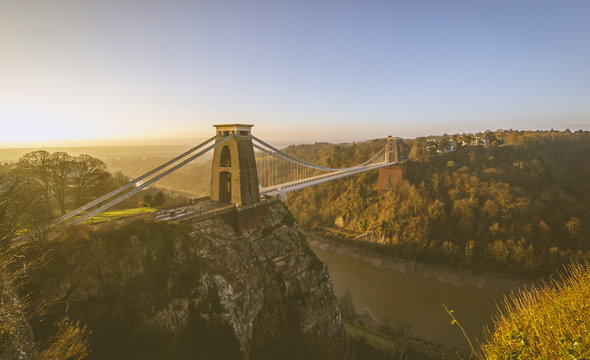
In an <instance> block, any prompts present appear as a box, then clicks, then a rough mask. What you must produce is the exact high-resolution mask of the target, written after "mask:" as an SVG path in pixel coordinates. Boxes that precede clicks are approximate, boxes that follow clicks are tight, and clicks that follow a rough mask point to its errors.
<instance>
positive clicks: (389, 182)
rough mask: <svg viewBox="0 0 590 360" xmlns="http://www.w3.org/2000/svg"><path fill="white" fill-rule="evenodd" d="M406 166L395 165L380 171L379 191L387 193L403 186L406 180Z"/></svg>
mask: <svg viewBox="0 0 590 360" xmlns="http://www.w3.org/2000/svg"><path fill="white" fill-rule="evenodd" d="M406 168H407V166H406V164H405V163H404V164H395V165H391V166H387V167H382V168H380V169H379V179H377V190H379V191H387V190H389V189H392V188H394V187H396V186H398V185H399V184H401V183H402V182H403V181H404V180H405V179H406Z"/></svg>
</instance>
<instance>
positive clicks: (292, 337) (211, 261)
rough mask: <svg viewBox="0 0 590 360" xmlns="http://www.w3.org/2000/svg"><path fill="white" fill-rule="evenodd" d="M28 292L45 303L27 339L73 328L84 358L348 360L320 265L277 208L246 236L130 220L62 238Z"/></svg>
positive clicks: (206, 226)
mask: <svg viewBox="0 0 590 360" xmlns="http://www.w3.org/2000/svg"><path fill="white" fill-rule="evenodd" d="M29 286H30V289H31V290H36V291H34V294H37V295H33V296H38V297H39V298H51V299H54V305H53V306H52V307H50V309H51V310H50V311H49V313H48V314H49V315H48V316H46V318H44V319H43V321H42V322H38V323H36V325H35V326H34V330H35V332H36V335H37V334H39V336H41V337H43V335H44V334H47V333H49V329H48V328H46V327H45V325H44V324H51V323H53V322H54V319H52V318H55V319H59V318H62V317H64V316H65V315H67V316H69V318H71V319H72V320H76V321H78V320H79V321H81V322H83V323H85V324H87V325H88V328H89V330H90V331H92V334H91V335H90V343H91V350H92V354H91V358H96V359H107V358H108V359H148V358H149V359H153V358H168V359H189V358H190V359H193V358H198V359H279V358H280V359H301V358H308V359H347V358H349V357H350V350H349V342H348V337H347V335H346V332H345V330H344V328H343V324H342V318H341V315H340V311H339V310H338V306H337V301H336V298H335V295H334V291H333V288H332V282H331V280H330V278H329V275H328V272H327V270H326V267H325V265H324V264H323V263H321V262H320V261H319V260H318V259H317V257H316V256H315V255H314V254H313V253H312V252H311V250H310V249H309V247H308V246H307V244H306V240H305V238H304V236H303V234H302V233H301V232H300V230H299V227H298V226H297V224H295V222H294V220H293V218H292V216H291V214H290V212H289V211H288V210H287V209H286V208H285V206H284V205H283V204H282V203H280V202H275V203H272V204H269V206H268V211H267V217H266V220H265V221H263V222H262V223H261V224H259V225H258V226H257V227H255V228H253V229H252V230H250V231H249V232H247V233H236V232H235V231H234V230H233V228H232V227H231V226H229V225H227V224H226V223H225V222H223V221H222V220H215V219H214V220H208V221H203V222H200V223H197V224H193V225H189V224H180V225H179V224H163V223H156V222H146V221H143V220H140V221H136V222H134V223H131V224H128V225H125V226H123V227H121V228H119V229H114V230H108V231H98V232H95V233H92V234H91V235H90V236H88V237H86V238H80V237H72V238H69V239H65V240H63V241H61V242H59V243H57V244H56V246H55V249H54V250H53V251H52V257H51V259H50V260H49V261H48V263H47V264H46V265H45V266H44V267H43V268H42V269H40V270H35V272H34V273H31V274H30V281H29Z"/></svg>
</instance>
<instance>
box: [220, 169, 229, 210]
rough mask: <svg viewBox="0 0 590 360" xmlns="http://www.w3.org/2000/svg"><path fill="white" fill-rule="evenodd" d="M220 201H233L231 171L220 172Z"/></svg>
mask: <svg viewBox="0 0 590 360" xmlns="http://www.w3.org/2000/svg"><path fill="white" fill-rule="evenodd" d="M219 202H220V203H227V202H231V172H229V171H220V172H219Z"/></svg>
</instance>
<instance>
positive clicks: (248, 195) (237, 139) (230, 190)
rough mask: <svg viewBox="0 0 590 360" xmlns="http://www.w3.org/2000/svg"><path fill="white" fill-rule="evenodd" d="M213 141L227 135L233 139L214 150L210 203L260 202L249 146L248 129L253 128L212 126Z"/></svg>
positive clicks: (248, 126) (245, 203)
mask: <svg viewBox="0 0 590 360" xmlns="http://www.w3.org/2000/svg"><path fill="white" fill-rule="evenodd" d="M213 126H215V129H216V132H217V138H216V139H215V142H219V141H221V140H223V139H224V138H226V137H227V136H232V135H233V138H231V139H229V140H227V141H226V142H225V143H224V144H223V145H221V146H218V147H216V148H215V150H214V152H213V165H212V169H211V200H213V201H216V202H220V203H232V204H234V205H238V206H242V205H247V204H252V203H256V202H257V201H259V200H260V193H259V190H258V172H257V171H256V161H255V158H254V148H253V146H252V137H251V128H252V126H254V125H244V124H225V125H213Z"/></svg>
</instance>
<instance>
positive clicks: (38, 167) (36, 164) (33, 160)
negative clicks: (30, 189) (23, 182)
mask: <svg viewBox="0 0 590 360" xmlns="http://www.w3.org/2000/svg"><path fill="white" fill-rule="evenodd" d="M50 157H51V155H50V154H49V153H48V152H47V151H45V150H38V151H33V152H30V153H27V154H25V155H23V157H21V158H20V159H19V160H18V163H17V169H18V170H20V171H22V172H24V173H25V174H26V175H28V176H30V177H32V178H34V179H35V180H36V181H37V182H38V186H40V187H41V189H42V190H43V197H44V198H45V201H47V203H49V202H50V201H51V170H50V168H51V159H50Z"/></svg>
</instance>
